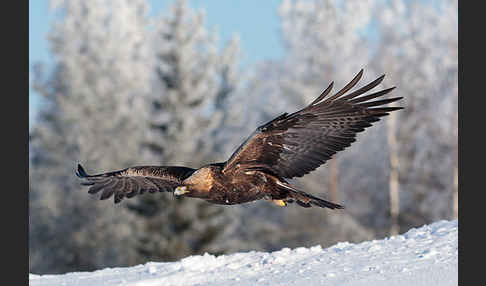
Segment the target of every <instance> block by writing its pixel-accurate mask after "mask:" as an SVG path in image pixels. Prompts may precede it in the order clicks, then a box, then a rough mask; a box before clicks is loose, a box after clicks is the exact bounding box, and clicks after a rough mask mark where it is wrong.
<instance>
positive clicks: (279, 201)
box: [272, 200, 287, 207]
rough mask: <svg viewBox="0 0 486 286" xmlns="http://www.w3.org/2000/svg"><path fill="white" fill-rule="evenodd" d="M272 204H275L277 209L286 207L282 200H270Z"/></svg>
mask: <svg viewBox="0 0 486 286" xmlns="http://www.w3.org/2000/svg"><path fill="white" fill-rule="evenodd" d="M272 203H274V204H276V205H277V206H279V207H286V206H287V202H285V201H284V200H272Z"/></svg>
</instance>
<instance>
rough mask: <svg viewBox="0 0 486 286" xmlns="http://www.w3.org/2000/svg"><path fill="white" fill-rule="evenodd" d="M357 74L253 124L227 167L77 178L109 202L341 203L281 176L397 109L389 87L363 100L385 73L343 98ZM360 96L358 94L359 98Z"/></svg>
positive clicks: (302, 170) (315, 162)
mask: <svg viewBox="0 0 486 286" xmlns="http://www.w3.org/2000/svg"><path fill="white" fill-rule="evenodd" d="M362 74H363V70H361V71H360V72H359V73H358V74H357V75H356V76H355V77H354V79H353V80H352V81H351V82H349V83H348V84H347V85H346V86H345V87H343V88H342V89H341V90H340V91H338V92H337V93H335V94H334V95H332V96H329V94H330V92H331V90H332V87H333V83H331V84H330V85H329V87H328V88H326V90H324V92H323V93H322V94H321V95H320V96H319V97H318V98H316V99H315V100H314V101H313V102H312V103H311V104H310V105H308V106H307V107H305V108H303V109H301V110H299V111H297V112H294V113H292V114H288V113H284V114H282V115H280V116H278V117H276V118H275V119H273V120H271V121H269V122H267V123H265V124H264V125H262V126H260V127H258V128H257V129H256V130H255V131H254V132H253V134H251V135H250V137H248V139H247V140H246V141H245V142H243V143H242V144H241V146H240V147H239V148H238V149H237V150H236V151H235V152H234V153H233V155H231V157H230V158H229V159H228V161H226V162H222V163H214V164H209V165H206V166H203V167H201V168H199V169H192V168H187V167H175V166H171V167H168V166H139V167H131V168H126V169H123V170H120V171H115V172H109V173H104V174H98V175H88V174H86V172H85V171H84V169H83V168H82V167H81V165H78V171H77V172H76V174H77V175H78V177H80V178H82V179H83V180H84V182H83V183H82V184H83V185H88V186H91V187H90V188H89V191H88V192H89V193H90V194H95V193H98V192H100V191H102V192H101V197H100V199H102V200H103V199H108V198H110V197H111V196H113V195H114V201H115V203H118V202H120V201H121V200H122V199H123V198H125V197H126V198H131V197H133V196H135V195H138V194H143V193H144V192H146V191H148V192H149V193H154V192H157V191H159V192H162V191H165V192H173V193H174V194H175V195H184V196H187V197H193V198H200V199H203V200H206V201H208V202H210V203H215V204H225V205H233V204H241V203H246V202H251V201H255V200H260V199H267V200H271V201H273V202H274V203H276V204H277V205H281V206H283V205H287V203H290V202H296V203H297V204H298V205H300V206H302V207H311V206H312V205H315V206H319V207H322V208H331V209H336V208H338V209H339V208H343V206H341V205H338V204H335V203H331V202H328V201H326V200H323V199H320V198H317V197H314V196H312V195H310V194H308V193H305V192H303V191H300V190H297V189H296V188H295V187H294V186H292V185H291V184H290V183H288V182H287V181H286V179H290V178H294V177H302V176H304V175H305V174H308V173H309V172H311V171H313V170H315V169H316V168H318V167H319V166H321V165H322V164H324V163H325V162H326V161H327V160H329V159H330V158H331V157H332V156H333V155H334V154H335V153H336V152H338V151H341V150H343V149H345V148H346V147H348V146H350V145H351V143H352V142H354V141H355V140H356V134H357V133H359V132H362V131H363V130H364V129H365V128H367V127H369V126H371V123H372V122H375V121H378V120H380V117H382V116H385V115H388V114H389V112H391V111H394V110H398V109H402V107H387V106H386V105H387V104H388V103H391V102H394V101H397V100H399V99H401V98H402V97H395V98H389V99H380V100H375V101H370V100H372V99H375V98H378V97H381V96H383V95H385V94H387V93H389V92H390V91H392V90H393V89H394V87H393V88H388V89H385V90H382V91H378V92H375V93H371V94H368V95H363V94H364V93H366V92H367V91H369V90H371V89H372V88H374V87H376V86H377V85H379V84H380V83H381V81H382V80H383V78H384V75H383V76H381V77H379V78H378V79H376V80H374V81H373V82H371V83H369V84H367V85H365V86H363V87H361V88H359V89H357V90H355V91H353V92H350V93H347V92H348V91H349V90H350V89H352V88H353V87H354V86H355V85H356V83H357V82H358V81H359V80H360V78H361V76H362ZM361 95H362V96H361Z"/></svg>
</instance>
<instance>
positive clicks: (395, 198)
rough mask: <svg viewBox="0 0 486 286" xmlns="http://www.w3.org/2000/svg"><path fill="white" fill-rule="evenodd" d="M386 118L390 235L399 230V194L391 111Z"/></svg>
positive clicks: (393, 124) (394, 117)
mask: <svg viewBox="0 0 486 286" xmlns="http://www.w3.org/2000/svg"><path fill="white" fill-rule="evenodd" d="M387 119H388V120H387V121H386V122H387V127H388V128H387V142H388V152H389V160H390V177H389V181H388V187H389V192H390V193H389V196H390V223H391V227H390V235H397V234H398V232H399V230H400V227H399V224H398V215H399V213H400V195H399V184H398V155H397V138H396V134H395V129H396V128H395V124H396V123H395V122H396V115H395V114H393V113H391V114H390V115H389V117H388V118H387Z"/></svg>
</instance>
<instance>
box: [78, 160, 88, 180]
mask: <svg viewBox="0 0 486 286" xmlns="http://www.w3.org/2000/svg"><path fill="white" fill-rule="evenodd" d="M76 176H78V177H79V178H85V177H88V174H86V172H85V171H84V168H83V166H81V164H79V163H78V170H77V171H76Z"/></svg>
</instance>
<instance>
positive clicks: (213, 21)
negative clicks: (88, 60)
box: [29, 0, 283, 126]
mask: <svg viewBox="0 0 486 286" xmlns="http://www.w3.org/2000/svg"><path fill="white" fill-rule="evenodd" d="M148 2H149V4H150V6H151V14H152V15H158V14H160V13H164V12H165V11H166V10H167V8H168V7H169V6H170V4H171V3H172V2H173V0H171V1H163V0H148ZM280 2H281V1H280V0H264V1H262V0H234V1H224V0H223V1H222V0H189V5H191V7H193V8H195V9H204V10H205V11H206V25H207V27H209V28H215V29H216V31H217V33H218V35H219V37H220V43H221V44H223V43H224V42H226V41H227V40H229V39H231V37H232V36H233V35H234V34H238V35H239V37H240V48H241V50H242V53H243V58H242V59H241V60H242V65H243V66H250V65H252V64H254V63H256V62H258V61H261V60H266V59H275V58H280V57H281V56H282V55H283V46H282V43H281V40H280V21H279V18H278V14H277V9H278V6H279V4H280ZM52 19H53V13H52V12H49V1H48V0H29V67H32V64H33V63H35V62H43V63H46V64H47V65H49V63H50V62H52V59H51V56H50V53H49V48H48V43H47V34H48V31H49V28H50V21H52ZM30 75H31V74H30V73H29V86H30ZM39 102H40V101H39V96H38V95H37V94H36V93H35V92H33V91H32V89H31V88H29V126H31V124H32V122H33V118H34V115H35V112H36V110H38V108H39Z"/></svg>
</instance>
